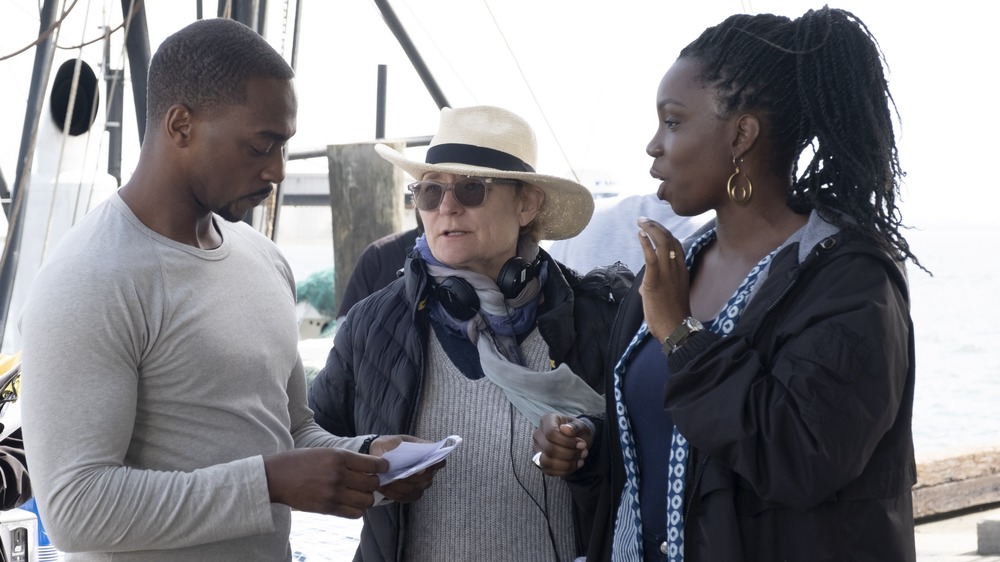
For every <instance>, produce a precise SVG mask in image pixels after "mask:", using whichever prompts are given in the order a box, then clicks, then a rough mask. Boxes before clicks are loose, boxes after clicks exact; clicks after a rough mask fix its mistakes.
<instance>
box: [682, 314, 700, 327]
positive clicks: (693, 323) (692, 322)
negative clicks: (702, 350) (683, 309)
mask: <svg viewBox="0 0 1000 562" xmlns="http://www.w3.org/2000/svg"><path fill="white" fill-rule="evenodd" d="M684 323H685V324H687V326H688V328H691V329H692V330H704V329H705V327H704V326H702V325H701V322H700V321H699V320H698V319H697V318H694V317H691V316H689V317H687V318H685V319H684Z"/></svg>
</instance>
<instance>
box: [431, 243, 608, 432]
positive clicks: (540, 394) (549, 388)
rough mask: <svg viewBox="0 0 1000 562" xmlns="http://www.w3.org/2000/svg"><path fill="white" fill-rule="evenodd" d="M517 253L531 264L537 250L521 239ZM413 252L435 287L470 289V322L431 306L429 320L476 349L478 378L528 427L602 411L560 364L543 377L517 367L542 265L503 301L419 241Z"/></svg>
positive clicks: (598, 400) (484, 281) (486, 282)
mask: <svg viewBox="0 0 1000 562" xmlns="http://www.w3.org/2000/svg"><path fill="white" fill-rule="evenodd" d="M519 247H520V248H521V249H522V251H521V253H520V254H519V255H520V256H521V257H522V258H524V259H525V260H526V261H529V262H530V261H534V259H535V257H536V256H537V255H538V245H537V244H535V242H534V241H533V240H531V239H530V238H522V239H521V240H520V243H519ZM416 248H417V250H418V251H419V252H420V256H421V257H422V258H423V259H424V261H425V262H426V263H427V270H428V272H429V273H430V275H431V276H432V277H433V278H434V279H435V280H436V281H437V282H440V281H441V280H442V279H444V278H445V277H448V276H457V277H461V278H463V279H465V280H466V281H468V282H469V283H470V284H472V286H473V287H474V288H475V290H476V294H477V295H479V300H480V310H479V314H476V315H475V316H474V317H472V318H471V319H470V320H467V321H461V320H458V319H456V318H454V317H453V316H451V315H450V314H448V312H447V310H445V308H444V306H442V305H441V303H440V302H439V301H436V300H435V301H433V302H432V303H431V305H430V307H431V308H430V312H431V316H433V317H434V319H435V320H437V321H439V322H441V323H442V324H443V325H445V326H446V327H447V328H448V329H450V330H452V331H454V332H456V333H458V334H460V335H464V336H466V337H468V339H469V341H471V342H472V343H474V344H476V348H477V349H478V350H479V364H480V365H481V366H482V368H483V374H485V375H486V378H488V379H489V380H490V382H492V383H493V384H495V385H497V386H498V387H500V388H501V389H502V390H503V392H504V395H505V396H507V400H508V401H510V403H511V404H513V405H514V407H515V408H517V410H518V411H519V412H520V413H521V415H523V416H524V417H525V418H526V419H527V420H528V421H530V422H531V423H532V425H534V426H535V427H537V426H538V421H539V419H540V418H541V416H542V415H543V414H547V413H549V412H558V413H561V414H564V415H567V416H578V415H581V414H590V413H598V412H602V411H604V397H602V396H601V395H600V394H598V393H597V392H595V391H594V390H593V389H592V388H590V387H589V386H588V385H587V383H586V382H584V380H583V379H581V378H580V377H579V376H577V375H576V373H574V372H573V370H572V369H570V367H569V365H567V364H566V363H563V364H561V365H559V366H558V367H555V368H554V369H552V370H549V371H543V372H539V371H534V370H532V369H529V368H527V367H525V366H524V365H523V364H522V361H521V354H520V350H519V348H518V344H517V336H521V335H524V334H526V333H528V332H530V331H531V330H533V329H534V328H535V321H536V317H537V311H538V302H539V300H540V298H539V295H540V292H541V287H542V285H543V284H544V283H545V281H546V279H547V278H548V269H547V266H548V263H547V262H543V263H542V268H541V271H540V272H539V275H538V276H537V277H536V278H535V279H532V280H531V281H530V282H529V283H528V284H527V286H525V288H524V289H523V290H522V291H521V294H520V295H518V296H517V297H515V298H513V299H509V300H506V301H505V300H504V297H503V294H502V293H501V292H500V289H499V287H497V285H496V283H495V282H494V281H493V280H492V279H490V278H488V277H486V276H485V275H481V274H478V273H473V272H471V271H466V270H457V269H453V268H450V267H448V266H446V265H444V264H443V263H441V262H439V261H438V260H437V259H435V258H434V256H433V255H431V252H430V248H429V247H428V246H427V241H426V240H425V238H424V237H423V236H421V237H420V238H418V239H417V244H416Z"/></svg>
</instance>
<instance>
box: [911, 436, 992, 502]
mask: <svg viewBox="0 0 1000 562" xmlns="http://www.w3.org/2000/svg"><path fill="white" fill-rule="evenodd" d="M997 502H1000V448H990V449H984V450H978V451H972V452H967V453H963V454H955V455H952V456H948V457H943V458H936V459H931V460H927V461H924V462H918V463H917V485H916V486H914V487H913V516H914V517H915V518H916V519H921V518H924V517H934V516H942V515H946V514H948V513H952V512H958V511H962V510H966V509H970V508H974V507H978V506H983V505H989V504H993V503H997Z"/></svg>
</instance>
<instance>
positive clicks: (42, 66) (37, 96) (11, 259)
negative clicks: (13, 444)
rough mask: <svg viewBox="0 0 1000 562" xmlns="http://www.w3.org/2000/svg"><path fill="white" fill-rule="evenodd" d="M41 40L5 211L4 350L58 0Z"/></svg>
mask: <svg viewBox="0 0 1000 562" xmlns="http://www.w3.org/2000/svg"><path fill="white" fill-rule="evenodd" d="M39 20H40V22H39V26H38V37H39V39H40V40H39V42H38V44H37V45H36V46H35V66H34V70H32V73H31V85H30V87H29V89H28V107H27V109H26V110H25V115H24V128H23V129H22V131H21V147H20V150H19V151H18V157H17V170H16V172H15V176H14V186H13V189H12V190H11V197H10V203H4V205H3V210H4V212H5V213H6V214H7V225H8V226H7V242H6V243H5V244H4V247H3V257H2V258H0V347H2V344H3V340H4V339H5V335H6V333H7V320H8V318H7V317H8V316H9V314H8V313H9V312H10V301H11V296H12V294H13V292H14V278H15V273H16V272H17V262H18V258H19V257H20V253H21V252H20V248H21V232H22V231H23V230H24V225H23V222H22V220H21V218H22V217H23V215H24V208H25V202H26V199H25V190H26V188H27V186H28V178H29V177H30V176H31V163H32V161H33V159H34V155H35V135H37V134H38V124H39V121H40V120H41V117H42V106H43V104H44V103H45V90H46V88H47V87H48V83H49V74H50V73H51V71H52V59H53V58H54V56H55V51H56V38H55V36H56V33H55V31H56V28H57V26H58V23H59V22H57V21H56V0H45V1H44V3H43V5H42V9H41V11H40V12H39Z"/></svg>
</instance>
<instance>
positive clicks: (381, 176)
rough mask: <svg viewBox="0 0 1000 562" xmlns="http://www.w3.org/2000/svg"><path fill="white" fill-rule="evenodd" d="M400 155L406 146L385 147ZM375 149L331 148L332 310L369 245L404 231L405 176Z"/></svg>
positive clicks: (362, 145)
mask: <svg viewBox="0 0 1000 562" xmlns="http://www.w3.org/2000/svg"><path fill="white" fill-rule="evenodd" d="M385 144H388V145H389V146H391V147H392V148H394V149H396V150H398V151H400V152H402V151H403V150H404V148H405V147H406V143H405V142H395V143H393V142H386V143H385ZM374 147H375V143H374V142H367V143H356V144H342V145H330V146H328V147H327V160H328V164H329V170H330V171H329V175H330V214H331V217H332V220H333V267H334V307H335V309H339V308H340V302H341V301H342V300H343V297H344V290H345V289H346V288H347V280H348V279H349V278H350V276H351V273H352V272H353V271H354V266H355V264H356V263H357V261H358V256H360V255H361V252H362V251H363V250H364V249H365V247H366V246H368V244H370V243H371V242H373V241H375V240H377V239H378V238H381V237H383V236H386V235H388V234H391V233H393V232H399V231H401V230H403V197H402V194H401V193H400V191H399V189H400V188H399V186H400V185H401V184H402V183H403V172H402V170H400V169H399V168H396V167H395V166H393V165H392V164H390V163H389V162H387V161H385V160H383V159H382V158H380V157H379V156H378V154H376V153H375V149H374Z"/></svg>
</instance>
